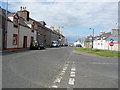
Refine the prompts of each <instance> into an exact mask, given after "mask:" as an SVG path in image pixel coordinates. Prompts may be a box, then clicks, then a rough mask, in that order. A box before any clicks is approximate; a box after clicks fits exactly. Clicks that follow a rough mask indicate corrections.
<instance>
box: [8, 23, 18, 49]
mask: <svg viewBox="0 0 120 90" xmlns="http://www.w3.org/2000/svg"><path fill="white" fill-rule="evenodd" d="M7 31H8V32H7V48H17V45H13V34H18V29H17V28H14V27H13V23H12V22H9V21H8V28H7Z"/></svg>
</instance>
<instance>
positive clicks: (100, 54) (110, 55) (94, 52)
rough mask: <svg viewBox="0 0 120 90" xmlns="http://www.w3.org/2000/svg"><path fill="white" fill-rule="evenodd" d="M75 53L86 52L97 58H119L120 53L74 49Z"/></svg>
mask: <svg viewBox="0 0 120 90" xmlns="http://www.w3.org/2000/svg"><path fill="white" fill-rule="evenodd" d="M75 50H76V51H81V52H86V53H90V54H95V55H99V56H105V57H120V53H118V52H110V51H102V50H98V49H94V50H92V49H88V48H75Z"/></svg>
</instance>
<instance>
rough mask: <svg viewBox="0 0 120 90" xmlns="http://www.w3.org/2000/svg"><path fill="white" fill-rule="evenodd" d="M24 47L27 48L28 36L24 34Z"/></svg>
mask: <svg viewBox="0 0 120 90" xmlns="http://www.w3.org/2000/svg"><path fill="white" fill-rule="evenodd" d="M23 48H27V36H24V39H23Z"/></svg>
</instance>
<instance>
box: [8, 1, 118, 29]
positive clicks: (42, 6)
mask: <svg viewBox="0 0 120 90" xmlns="http://www.w3.org/2000/svg"><path fill="white" fill-rule="evenodd" d="M37 1H38V0H37ZM43 1H46V2H22V3H15V2H12V3H10V4H11V5H10V6H9V9H11V10H15V11H16V10H19V7H20V6H21V5H22V6H26V7H27V9H28V10H29V11H30V16H31V17H32V18H34V19H35V20H38V21H40V20H45V21H46V23H47V24H48V26H52V25H54V26H56V27H57V28H58V27H59V26H64V27H65V28H70V27H72V28H73V27H80V26H85V27H96V26H102V27H104V28H105V29H106V31H107V30H108V31H109V30H111V29H112V28H113V27H114V26H115V23H116V22H118V3H117V2H56V0H54V2H47V1H48V0H43ZM71 1H72V0H71ZM103 1H105V0H103Z"/></svg>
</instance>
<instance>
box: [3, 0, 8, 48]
mask: <svg viewBox="0 0 120 90" xmlns="http://www.w3.org/2000/svg"><path fill="white" fill-rule="evenodd" d="M7 18H8V0H7V1H6V15H5V30H4V49H6V48H7V33H8V31H7V29H8V22H7Z"/></svg>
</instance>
